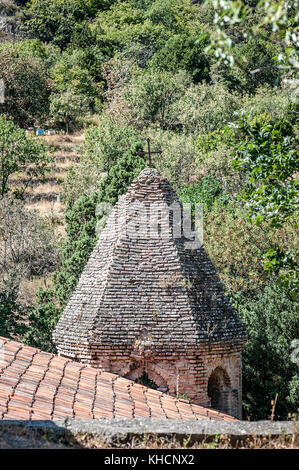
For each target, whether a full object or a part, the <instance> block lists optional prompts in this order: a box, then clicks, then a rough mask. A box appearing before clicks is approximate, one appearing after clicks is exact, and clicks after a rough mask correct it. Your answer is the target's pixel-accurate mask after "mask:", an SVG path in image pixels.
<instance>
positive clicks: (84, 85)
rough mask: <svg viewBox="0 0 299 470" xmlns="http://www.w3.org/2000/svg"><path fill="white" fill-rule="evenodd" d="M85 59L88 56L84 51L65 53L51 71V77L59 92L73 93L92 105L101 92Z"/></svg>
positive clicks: (76, 50) (77, 50)
mask: <svg viewBox="0 0 299 470" xmlns="http://www.w3.org/2000/svg"><path fill="white" fill-rule="evenodd" d="M85 59H86V54H85V52H84V51H83V50H82V49H75V50H73V51H69V50H67V51H65V52H64V53H63V54H62V55H61V57H60V58H59V59H58V60H57V62H56V64H55V65H54V67H53V68H52V69H51V77H52V79H53V81H54V84H55V88H56V90H57V91H59V92H60V93H66V92H68V91H72V92H73V93H74V94H75V95H81V96H82V97H84V98H85V99H86V100H89V103H90V104H91V103H92V102H93V100H94V99H95V98H96V97H97V96H98V95H99V90H98V89H97V86H96V84H95V82H94V79H93V77H92V76H91V74H90V72H89V70H88V69H87V67H86V63H85Z"/></svg>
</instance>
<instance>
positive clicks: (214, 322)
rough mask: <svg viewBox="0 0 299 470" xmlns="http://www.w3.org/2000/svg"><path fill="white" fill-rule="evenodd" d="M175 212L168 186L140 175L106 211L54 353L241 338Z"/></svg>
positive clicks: (149, 174)
mask: <svg viewBox="0 0 299 470" xmlns="http://www.w3.org/2000/svg"><path fill="white" fill-rule="evenodd" d="M169 206H171V207H172V208H174V209H175V210H176V212H175V214H176V215H173V214H174V212H172V211H169ZM180 211H181V205H180V203H179V200H178V198H177V196H176V194H175V193H174V191H173V189H172V188H171V186H170V185H169V183H168V182H167V180H165V179H164V178H162V177H161V176H160V175H159V173H158V172H157V171H156V170H155V169H153V168H146V169H145V170H143V171H142V172H141V173H140V175H139V177H138V178H137V179H136V180H135V181H134V182H133V183H132V185H131V186H130V187H129V189H128V192H127V193H126V194H125V196H122V197H121V198H120V200H119V201H118V203H117V204H116V206H115V207H114V209H113V211H112V212H111V214H110V217H109V219H108V221H107V225H106V227H105V229H104V230H103V231H102V233H101V235H100V237H99V240H98V242H97V245H96V247H95V248H94V250H93V252H92V254H91V256H90V259H89V261H88V262H87V264H86V266H85V269H84V271H83V273H82V275H81V277H80V280H79V282H78V285H77V288H76V290H75V292H74V293H73V295H72V296H71V299H70V301H69V303H68V305H67V307H66V309H65V311H64V312H63V314H62V316H61V318H60V320H59V322H58V324H57V327H56V330H55V332H54V336H53V337H54V341H55V343H56V345H57V348H58V351H59V352H60V353H62V354H66V355H69V356H73V357H75V356H76V349H78V348H80V347H81V346H88V347H91V348H93V349H95V348H96V346H99V347H100V349H101V350H103V348H105V347H107V348H110V349H111V348H112V349H113V348H117V347H120V348H123V347H124V346H125V347H128V348H130V349H134V348H146V347H150V348H151V349H152V350H155V351H158V350H159V351H163V350H168V351H169V349H172V348H173V349H174V350H181V349H188V348H192V349H194V348H196V347H198V346H199V345H200V343H202V342H235V341H237V342H239V341H240V340H241V341H244V340H245V339H246V330H245V327H244V325H243V323H242V322H241V320H240V319H239V317H238V315H237V313H236V311H235V310H234V309H233V308H232V306H231V305H230V303H229V301H228V299H227V297H226V296H225V294H224V288H223V285H222V284H221V282H220V280H219V278H218V276H217V274H216V271H215V268H214V266H213V264H212V262H211V260H210V259H209V257H208V255H207V253H206V252H205V250H204V248H203V247H200V243H199V241H198V239H197V238H196V237H195V240H194V239H188V237H186V236H178V227H179V225H180V223H179V222H180V217H178V216H177V215H178V214H179V215H180Z"/></svg>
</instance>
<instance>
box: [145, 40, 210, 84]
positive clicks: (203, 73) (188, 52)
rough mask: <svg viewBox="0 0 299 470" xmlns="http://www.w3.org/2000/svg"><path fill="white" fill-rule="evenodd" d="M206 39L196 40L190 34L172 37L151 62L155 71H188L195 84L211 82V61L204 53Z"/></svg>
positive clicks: (150, 64)
mask: <svg viewBox="0 0 299 470" xmlns="http://www.w3.org/2000/svg"><path fill="white" fill-rule="evenodd" d="M206 44H207V40H206V39H202V40H200V41H197V40H196V36H195V35H192V34H191V35H190V34H188V33H182V34H176V35H173V36H171V37H170V38H169V39H168V41H167V42H166V43H165V45H164V46H163V47H161V48H160V49H159V50H158V51H157V52H156V53H155V54H154V55H153V57H152V58H151V60H150V61H149V66H150V67H151V68H153V69H154V70H166V71H172V72H173V73H176V72H177V71H178V70H180V69H183V70H186V71H187V72H188V73H189V74H190V76H191V77H192V79H193V81H194V82H195V83H198V82H201V81H203V80H206V81H209V79H210V75H209V71H210V70H209V69H210V63H209V62H210V61H209V59H208V57H207V55H206V54H205V52H204V49H205V46H206Z"/></svg>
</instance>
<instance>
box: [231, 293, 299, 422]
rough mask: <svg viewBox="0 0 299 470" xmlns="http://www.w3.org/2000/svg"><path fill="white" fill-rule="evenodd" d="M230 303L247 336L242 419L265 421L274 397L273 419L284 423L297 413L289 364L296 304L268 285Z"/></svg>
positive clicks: (298, 321) (294, 375)
mask: <svg viewBox="0 0 299 470" xmlns="http://www.w3.org/2000/svg"><path fill="white" fill-rule="evenodd" d="M233 301H234V304H235V306H236V307H237V308H238V311H239V314H240V316H241V318H242V320H243V321H244V322H245V324H246V327H247V330H248V336H249V337H248V341H247V344H246V346H245V350H244V353H243V408H244V418H250V419H251V420H260V419H269V417H270V415H271V400H273V399H274V398H275V395H276V393H277V394H278V400H277V405H276V409H275V418H276V419H280V420H283V419H287V417H288V414H289V413H298V411H299V409H298V395H296V387H297V390H298V378H299V377H298V366H297V365H296V364H294V363H293V362H292V360H291V353H292V349H291V343H292V340H293V339H296V338H298V335H299V317H298V312H297V306H296V303H294V302H293V301H291V300H290V299H289V298H288V296H287V295H286V294H285V293H284V292H283V291H281V289H279V288H278V287H275V286H269V285H268V286H265V288H264V289H263V291H261V292H259V293H256V294H254V295H253V296H252V297H251V298H250V299H249V298H248V297H245V296H242V294H241V293H240V294H238V295H236V296H235V297H234V299H233ZM296 384H297V385H296Z"/></svg>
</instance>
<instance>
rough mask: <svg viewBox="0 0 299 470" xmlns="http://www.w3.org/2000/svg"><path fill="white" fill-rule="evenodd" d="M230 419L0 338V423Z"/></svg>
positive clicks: (213, 411) (106, 373)
mask: <svg viewBox="0 0 299 470" xmlns="http://www.w3.org/2000/svg"><path fill="white" fill-rule="evenodd" d="M137 417H151V418H165V419H180V420H218V421H219V420H228V421H231V420H234V421H236V419H235V418H233V417H232V416H230V415H227V414H224V413H221V412H218V411H216V410H212V409H208V408H204V407H202V406H199V405H195V404H192V403H190V402H188V401H186V400H182V399H177V398H175V397H172V396H170V395H167V394H165V393H162V392H159V391H157V390H153V389H150V388H147V387H145V386H143V385H140V384H137V383H135V382H133V381H131V380H129V379H125V378H122V377H120V376H118V375H116V374H111V373H109V372H101V371H100V370H99V369H96V368H92V367H90V366H88V365H83V364H80V363H78V362H74V361H71V360H69V359H65V358H62V357H59V356H56V355H54V354H51V353H47V352H44V351H41V350H40V349H37V348H33V347H30V346H27V345H24V344H22V343H18V342H16V341H13V340H9V339H7V338H2V337H0V419H4V420H53V419H64V418H77V419H99V418H137Z"/></svg>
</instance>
